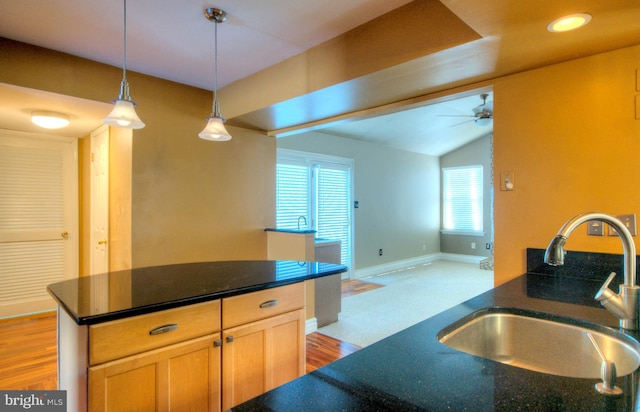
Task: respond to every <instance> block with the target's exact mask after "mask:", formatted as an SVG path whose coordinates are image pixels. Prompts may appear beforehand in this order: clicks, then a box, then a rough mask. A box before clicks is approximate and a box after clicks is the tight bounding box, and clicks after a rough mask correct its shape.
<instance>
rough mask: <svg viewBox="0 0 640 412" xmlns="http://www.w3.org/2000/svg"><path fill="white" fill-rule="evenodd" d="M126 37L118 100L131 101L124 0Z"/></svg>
mask: <svg viewBox="0 0 640 412" xmlns="http://www.w3.org/2000/svg"><path fill="white" fill-rule="evenodd" d="M123 21H124V36H123V38H122V81H121V82H120V95H119V96H118V100H127V101H131V96H129V82H128V81H127V0H124V18H123Z"/></svg>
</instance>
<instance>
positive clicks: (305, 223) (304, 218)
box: [298, 216, 307, 230]
mask: <svg viewBox="0 0 640 412" xmlns="http://www.w3.org/2000/svg"><path fill="white" fill-rule="evenodd" d="M300 219H302V220H304V225H305V226H307V218H306V217H304V216H300V217H298V230H300Z"/></svg>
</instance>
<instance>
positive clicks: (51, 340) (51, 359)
mask: <svg viewBox="0 0 640 412" xmlns="http://www.w3.org/2000/svg"><path fill="white" fill-rule="evenodd" d="M378 287H382V286H381V285H377V284H374V283H370V282H362V281H359V280H349V281H344V282H342V294H343V297H345V296H352V295H355V294H358V293H363V292H366V291H368V290H372V289H376V288H378ZM358 349H360V348H359V347H358V346H355V345H352V344H350V343H347V342H342V341H339V340H337V339H334V338H332V337H329V336H326V335H323V334H321V333H318V332H314V333H311V334H309V335H307V364H306V368H307V372H311V371H313V370H315V369H317V368H320V367H322V366H324V365H326V364H328V363H330V362H333V361H335V360H337V359H340V358H343V357H345V356H347V355H349V354H351V353H353V352H355V351H357V350H358ZM56 352H57V349H56V314H55V312H51V313H48V314H41V315H34V316H29V317H23V318H16V319H9V320H0V389H3V390H51V389H57V366H56V363H57V353H56Z"/></svg>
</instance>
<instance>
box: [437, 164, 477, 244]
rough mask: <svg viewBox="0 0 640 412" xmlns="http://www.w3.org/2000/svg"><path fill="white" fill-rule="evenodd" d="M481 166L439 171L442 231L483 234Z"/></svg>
mask: <svg viewBox="0 0 640 412" xmlns="http://www.w3.org/2000/svg"><path fill="white" fill-rule="evenodd" d="M482 175H483V171H482V166H466V167H452V168H444V169H442V186H443V189H442V191H443V193H442V196H443V201H442V203H443V204H442V206H443V207H442V210H443V212H442V214H443V216H442V229H443V231H444V232H451V233H456V232H460V233H461V234H476V233H477V234H481V232H482V231H483V188H482Z"/></svg>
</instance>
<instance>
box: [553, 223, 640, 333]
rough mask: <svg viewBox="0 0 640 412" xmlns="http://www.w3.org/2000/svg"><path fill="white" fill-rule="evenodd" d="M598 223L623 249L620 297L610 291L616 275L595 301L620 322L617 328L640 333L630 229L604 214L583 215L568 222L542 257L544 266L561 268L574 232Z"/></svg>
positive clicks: (606, 282) (607, 281)
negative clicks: (615, 236) (610, 229)
mask: <svg viewBox="0 0 640 412" xmlns="http://www.w3.org/2000/svg"><path fill="white" fill-rule="evenodd" d="M591 220H598V221H601V222H605V223H608V224H609V225H611V226H613V228H614V229H615V230H616V232H617V233H618V236H620V240H622V247H623V249H624V284H622V285H620V293H615V292H614V291H612V290H611V289H609V283H611V281H612V280H613V278H614V277H615V276H616V274H615V272H613V273H611V275H609V278H608V279H607V280H606V281H605V282H604V284H603V285H602V287H601V288H600V290H599V291H598V293H596V295H595V297H594V298H595V299H596V300H597V301H599V302H600V304H601V305H602V306H604V307H605V308H606V309H607V310H608V311H609V312H611V313H612V314H613V315H615V316H616V317H617V318H618V319H619V320H620V327H621V328H623V329H629V330H640V324H639V319H640V314H639V307H638V295H639V291H640V287H638V286H637V279H636V246H635V243H634V242H633V238H632V237H631V233H630V232H629V229H627V227H626V226H625V225H624V223H622V222H621V221H620V220H618V219H616V218H615V217H613V216H610V215H607V214H604V213H584V214H581V215H578V216H575V217H573V218H571V219H569V220H568V221H567V222H566V223H565V224H564V226H562V228H560V230H559V231H558V234H557V235H556V237H555V238H553V240H551V243H549V246H548V247H547V251H546V252H545V254H544V261H545V263H547V264H549V265H552V266H560V265H564V255H565V253H566V252H565V251H564V244H565V243H566V241H567V239H568V237H569V235H571V232H573V230H574V229H575V228H576V227H578V226H580V225H581V224H582V223H584V222H588V221H591Z"/></svg>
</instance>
